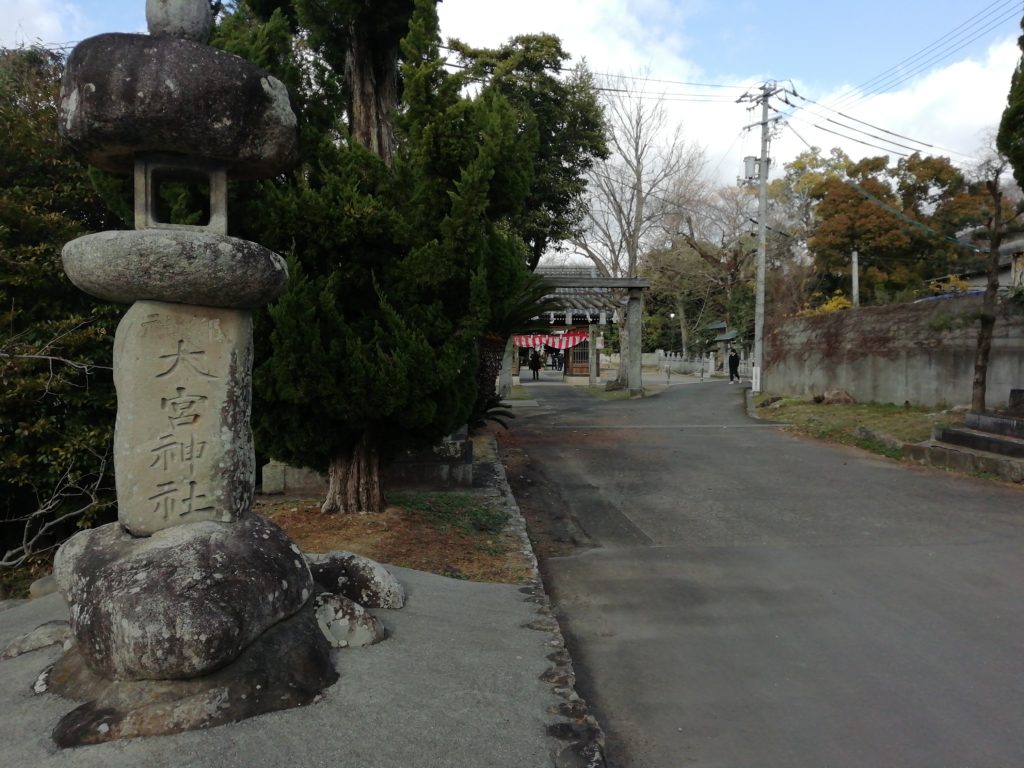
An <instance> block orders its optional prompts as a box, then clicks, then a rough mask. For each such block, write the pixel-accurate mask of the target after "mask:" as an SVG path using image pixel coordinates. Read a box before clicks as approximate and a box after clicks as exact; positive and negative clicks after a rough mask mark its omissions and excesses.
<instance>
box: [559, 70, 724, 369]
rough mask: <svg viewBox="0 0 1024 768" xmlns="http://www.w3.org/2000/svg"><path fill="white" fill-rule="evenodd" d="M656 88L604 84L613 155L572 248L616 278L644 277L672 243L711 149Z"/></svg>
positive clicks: (639, 83)
mask: <svg viewBox="0 0 1024 768" xmlns="http://www.w3.org/2000/svg"><path fill="white" fill-rule="evenodd" d="M648 85H649V84H648V83H647V82H646V81H643V80H636V79H634V78H625V77H614V78H606V79H605V80H604V81H603V82H602V83H601V85H600V90H601V93H602V95H603V97H604V109H605V118H606V121H607V124H608V148H609V151H610V155H609V157H608V158H607V159H606V160H604V161H602V162H600V163H598V164H596V165H595V167H594V168H593V169H592V171H591V172H590V175H589V210H588V213H587V217H586V221H585V222H584V226H583V230H582V231H581V233H580V234H579V235H578V236H577V237H576V238H574V239H573V241H572V244H573V247H574V248H575V250H576V252H577V253H579V254H581V255H583V256H585V257H586V258H587V259H589V260H590V261H591V262H593V264H594V265H595V266H596V267H597V269H598V270H599V271H600V272H601V274H603V275H605V276H608V277H637V271H638V269H639V266H640V262H641V258H642V255H643V254H644V252H645V251H647V250H649V249H651V248H652V247H654V246H655V245H659V244H661V243H663V242H664V239H665V231H666V226H667V224H666V219H667V217H668V215H669V214H670V213H672V212H673V211H677V210H678V207H679V204H680V200H679V195H678V193H679V192H680V191H681V190H686V189H688V188H690V187H698V186H701V184H702V181H701V174H702V172H703V170H704V163H705V160H704V150H703V149H702V148H700V147H697V146H695V145H691V144H688V143H687V142H686V141H685V140H684V139H683V134H682V126H681V125H678V124H676V125H673V124H672V123H671V121H670V117H669V114H668V111H667V109H666V107H665V100H664V98H663V97H662V96H659V95H658V94H655V93H652V92H651V90H650V89H649V88H648ZM625 327H626V326H625V324H622V325H621V326H620V327H619V333H620V340H621V344H620V350H621V351H620V355H621V357H620V361H621V362H620V365H619V380H620V382H621V381H622V380H623V379H624V377H625V372H626V369H627V366H628V361H627V360H626V357H625V355H626V350H627V349H628V339H627V338H626V336H625Z"/></svg>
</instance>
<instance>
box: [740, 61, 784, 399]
mask: <svg viewBox="0 0 1024 768" xmlns="http://www.w3.org/2000/svg"><path fill="white" fill-rule="evenodd" d="M758 90H759V91H760V93H758V94H750V93H746V94H744V95H743V96H741V97H740V98H739V99H738V100H737V101H751V102H754V103H756V104H760V105H761V120H760V122H759V123H752V124H751V125H748V126H746V127H747V128H753V127H754V126H755V125H760V126H761V156H760V158H759V159H758V164H757V183H758V196H757V281H756V284H755V304H754V359H753V360H752V361H751V363H752V368H751V377H750V378H751V380H752V381H751V384H752V389H753V391H754V392H760V391H761V371H762V370H763V369H762V363H763V361H764V273H765V264H766V261H767V253H768V164H769V162H770V160H769V159H768V140H769V138H770V135H771V127H770V126H771V123H772V122H774V121H775V120H776V119H778V118H772V119H769V118H768V110H769V108H770V107H769V104H768V100H769V99H770V98H771V97H772V96H774V95H775V94H777V93H779V92H781V91H783V90H785V89H784V88H779V87H778V85H777V84H776V83H775V81H769V82H767V83H765V84H764V85H762V86H761V87H760V88H759V89H758Z"/></svg>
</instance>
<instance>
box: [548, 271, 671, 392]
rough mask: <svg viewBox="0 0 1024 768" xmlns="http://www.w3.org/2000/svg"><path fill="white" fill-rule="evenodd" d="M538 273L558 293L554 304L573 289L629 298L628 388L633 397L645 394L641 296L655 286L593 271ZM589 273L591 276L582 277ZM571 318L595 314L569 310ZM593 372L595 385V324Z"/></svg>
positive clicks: (592, 335)
mask: <svg viewBox="0 0 1024 768" xmlns="http://www.w3.org/2000/svg"><path fill="white" fill-rule="evenodd" d="M538 273H539V274H541V275H543V276H544V280H545V281H546V282H547V284H548V285H550V286H551V287H552V288H554V289H555V291H556V292H555V293H554V294H553V295H552V296H551V297H550V298H551V299H553V300H554V301H558V300H559V299H560V298H562V296H561V295H560V294H559V293H558V289H573V290H575V291H578V292H580V293H586V292H589V291H602V292H612V291H614V292H616V293H618V292H620V291H621V292H623V293H625V294H626V295H627V296H628V300H627V303H626V317H625V327H626V335H627V343H628V345H629V346H628V354H627V358H628V361H629V366H628V368H627V369H626V386H627V388H628V389H629V393H630V394H631V395H640V394H643V381H642V379H641V365H640V363H641V345H640V341H641V323H640V321H641V312H642V309H641V305H640V296H641V294H642V292H643V290H644V289H645V288H650V287H651V283H650V281H649V280H644V279H643V278H639V277H598V276H596V275H595V271H594V270H592V269H590V268H583V269H574V268H563V269H557V268H555V269H551V268H549V269H548V270H545V269H543V268H542V269H540V270H538ZM581 273H588V274H581ZM565 311H566V313H567V315H571V313H573V312H576V313H579V312H583V313H588V314H589V313H590V312H592V310H588V309H586V308H583V309H576V308H569V309H566V310H565ZM589 327H590V358H591V364H590V370H591V384H593V383H595V379H596V370H597V350H596V348H595V346H594V328H595V326H594V324H593V323H590V324H589Z"/></svg>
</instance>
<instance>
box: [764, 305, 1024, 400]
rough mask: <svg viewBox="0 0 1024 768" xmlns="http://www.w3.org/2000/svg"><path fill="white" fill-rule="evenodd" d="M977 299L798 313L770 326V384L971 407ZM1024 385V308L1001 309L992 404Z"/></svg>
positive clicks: (796, 391) (775, 388) (784, 391)
mask: <svg viewBox="0 0 1024 768" xmlns="http://www.w3.org/2000/svg"><path fill="white" fill-rule="evenodd" d="M980 310H981V299H980V298H976V297H968V298H958V299H945V300H942V301H928V302H922V303H920V304H896V305H888V306H882V307H860V308H858V309H850V310H845V311H842V312H835V313H833V314H829V315H821V316H816V317H804V318H790V319H787V320H785V321H783V322H782V323H780V324H778V325H777V326H775V327H773V328H769V329H768V333H767V334H766V337H765V370H764V376H763V382H762V388H763V389H764V390H765V391H766V392H770V393H772V394H779V395H795V396H801V397H812V396H814V395H818V394H822V393H824V392H825V391H826V390H831V389H845V390H846V391H847V392H849V393H850V394H851V395H853V397H855V398H856V399H857V400H860V401H864V402H868V401H870V402H879V403H904V402H907V401H909V402H911V403H913V404H915V405H926V406H936V405H950V406H952V405H968V404H969V403H970V401H971V384H972V381H973V378H974V353H975V348H976V346H977V335H978V320H977V317H978V313H979V312H980ZM1021 386H1024V310H1022V309H1021V308H1020V307H1019V306H1016V305H1012V304H1003V305H1001V306H1000V309H999V312H998V320H997V321H996V327H995V334H994V337H993V341H992V353H991V357H990V361H989V370H988V389H987V405H988V407H989V408H1003V407H1005V406H1006V403H1007V400H1008V398H1009V394H1010V390H1011V389H1017V388H1020V387H1021Z"/></svg>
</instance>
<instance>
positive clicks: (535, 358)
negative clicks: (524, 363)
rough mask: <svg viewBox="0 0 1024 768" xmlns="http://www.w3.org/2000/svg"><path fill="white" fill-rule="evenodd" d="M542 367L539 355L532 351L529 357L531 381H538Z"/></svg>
mask: <svg viewBox="0 0 1024 768" xmlns="http://www.w3.org/2000/svg"><path fill="white" fill-rule="evenodd" d="M541 365H543V363H542V362H541V359H540V353H538V352H537V350H536V349H535V350H533V354H531V355H530V370H531V371H533V380H534V381H539V380H540V367H541Z"/></svg>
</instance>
